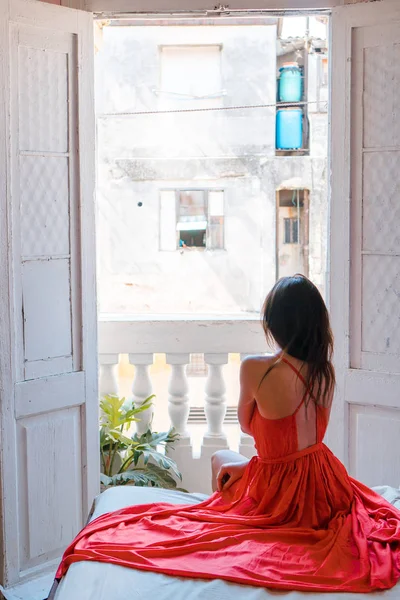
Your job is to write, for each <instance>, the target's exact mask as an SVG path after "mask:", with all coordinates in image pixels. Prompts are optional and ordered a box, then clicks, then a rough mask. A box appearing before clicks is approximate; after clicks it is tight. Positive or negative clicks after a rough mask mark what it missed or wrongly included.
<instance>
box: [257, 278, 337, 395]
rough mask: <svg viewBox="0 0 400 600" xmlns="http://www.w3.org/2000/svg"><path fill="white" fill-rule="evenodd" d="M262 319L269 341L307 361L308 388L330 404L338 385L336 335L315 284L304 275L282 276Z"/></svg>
mask: <svg viewBox="0 0 400 600" xmlns="http://www.w3.org/2000/svg"><path fill="white" fill-rule="evenodd" d="M262 322H263V328H264V331H265V334H266V336H267V340H269V341H272V339H273V340H275V342H276V343H277V344H278V346H279V347H280V348H281V349H282V350H283V351H284V352H286V353H287V354H288V355H289V356H293V357H294V358H297V359H298V360H301V361H302V362H303V363H306V364H307V367H308V373H307V376H306V382H307V389H308V390H310V392H311V393H312V394H313V395H312V397H313V399H314V402H316V403H317V404H323V405H326V404H328V403H329V400H330V396H331V391H332V390H333V388H334V386H335V370H334V368H333V365H332V362H331V361H332V354H333V335H332V331H331V327H330V323H329V315H328V311H327V308H326V306H325V303H324V301H323V299H322V296H321V294H320V292H319V291H318V289H317V288H316V287H315V285H314V284H313V283H312V282H311V281H310V280H309V279H307V277H304V275H294V276H293V277H283V278H282V279H280V280H279V281H278V282H277V283H276V284H275V285H274V287H273V288H272V290H271V291H270V292H269V294H268V296H267V297H266V299H265V302H264V306H263V311H262ZM278 362H279V361H278ZM275 364H277V363H275ZM273 366H275V365H273ZM273 366H272V367H271V368H273ZM269 371H270V369H269V370H268V371H267V373H266V374H265V375H267V374H268V372H269ZM263 379H264V377H263Z"/></svg>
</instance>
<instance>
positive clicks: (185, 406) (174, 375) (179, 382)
mask: <svg viewBox="0 0 400 600" xmlns="http://www.w3.org/2000/svg"><path fill="white" fill-rule="evenodd" d="M166 359H167V363H168V364H169V365H171V377H170V380H169V386H168V393H169V396H168V414H169V418H170V419H171V425H172V427H173V428H174V429H175V431H176V432H177V433H179V435H180V437H181V439H182V438H187V437H189V433H188V430H187V422H188V417H189V395H188V392H189V385H188V380H187V377H186V374H185V366H186V365H187V364H188V363H189V360H190V355H189V354H167V356H166Z"/></svg>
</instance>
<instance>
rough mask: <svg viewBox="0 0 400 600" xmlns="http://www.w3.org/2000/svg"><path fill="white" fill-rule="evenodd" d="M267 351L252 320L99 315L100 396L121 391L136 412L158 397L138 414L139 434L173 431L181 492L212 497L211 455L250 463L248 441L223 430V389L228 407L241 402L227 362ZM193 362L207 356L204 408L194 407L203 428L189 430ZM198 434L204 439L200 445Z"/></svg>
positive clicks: (234, 427) (228, 427) (235, 429)
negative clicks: (157, 367)
mask: <svg viewBox="0 0 400 600" xmlns="http://www.w3.org/2000/svg"><path fill="white" fill-rule="evenodd" d="M265 351H266V342H265V337H264V333H263V331H262V327H261V325H260V322H259V320H257V319H255V318H254V317H252V316H251V317H239V318H231V319H226V320H221V319H219V318H210V317H206V318H204V319H196V320H192V319H190V320H189V319H187V320H185V319H182V318H179V319H178V318H171V317H169V316H166V317H160V316H158V317H154V318H152V320H149V317H148V316H143V317H138V316H135V317H132V318H131V317H127V316H126V315H122V316H120V315H118V316H115V315H101V316H100V318H99V364H100V394H101V395H104V394H119V395H124V394H123V392H122V391H121V390H122V388H124V389H125V390H128V392H129V391H130V395H131V396H132V397H133V400H134V402H135V404H136V405H140V404H141V403H142V402H143V401H144V400H145V399H146V398H147V397H148V396H149V395H151V394H152V393H154V392H155V391H156V392H157V398H156V402H155V405H154V407H153V408H152V410H151V411H147V412H145V413H143V416H142V420H141V421H140V422H139V423H137V424H136V425H137V428H138V431H139V432H142V431H143V430H146V429H147V427H148V426H149V424H150V422H152V420H153V419H154V422H155V423H157V427H155V428H156V429H158V430H160V429H161V428H162V429H163V430H165V429H167V428H168V427H169V425H172V426H173V427H174V428H175V430H176V431H177V432H178V433H179V434H180V441H179V442H178V443H177V444H176V446H175V450H174V452H173V458H174V459H175V460H176V462H177V464H178V466H179V469H180V470H181V472H182V476H183V482H182V485H183V487H185V488H186V489H188V490H189V491H200V492H204V493H209V492H210V491H211V468H210V460H211V456H212V454H213V453H214V452H215V451H216V450H220V449H222V448H229V447H231V448H232V449H239V451H240V452H241V453H242V454H244V455H245V456H248V457H251V456H252V455H253V454H254V445H253V440H252V438H251V437H250V436H248V435H245V434H243V433H241V432H240V428H239V424H238V423H230V424H227V423H226V422H225V423H224V420H225V415H226V407H227V389H228V392H229V398H228V400H229V405H230V406H232V405H236V404H237V399H238V395H239V381H238V378H237V376H235V375H236V374H237V371H235V368H233V369H232V368H228V367H225V366H226V365H228V362H229V363H230V362H231V361H229V358H230V357H232V355H235V357H236V359H237V360H236V362H237V363H238V362H239V361H240V358H243V357H244V356H247V355H249V354H262V353H264V352H265ZM160 354H161V355H164V357H165V359H164V364H165V363H166V365H165V367H166V368H164V369H163V376H162V377H160V376H159V375H155V374H154V373H152V371H154V369H152V368H151V367H152V365H153V363H154V361H155V359H156V358H157V357H159V355H160ZM193 354H201V355H204V363H205V365H206V371H207V375H206V377H205V381H204V384H205V385H204V386H203V390H204V392H203V398H202V399H201V401H202V403H203V405H202V407H199V406H197V413H203V411H202V410H201V409H204V414H205V421H206V423H205V427H204V428H202V427H200V428H199V426H198V425H196V424H192V423H189V411H190V407H191V405H192V401H191V400H192V398H191V391H190V389H191V386H190V381H189V379H190V378H189V376H188V375H187V373H186V366H187V365H188V364H189V363H190V356H191V355H193ZM122 357H123V358H124V359H125V366H128V367H129V365H131V367H130V368H128V369H126V368H125V373H126V372H128V379H129V374H130V373H132V379H131V381H127V377H126V374H125V377H121V366H120V363H121V358H122ZM122 362H123V361H122ZM128 362H129V365H126V363H128ZM132 366H133V368H132ZM156 379H157V381H156ZM155 388H156V389H155ZM196 404H198V403H196ZM154 411H155V414H153V412H154ZM199 431H200V432H201V435H200V438H199V439H198V440H197V438H198V437H199ZM196 440H197V442H198V443H196Z"/></svg>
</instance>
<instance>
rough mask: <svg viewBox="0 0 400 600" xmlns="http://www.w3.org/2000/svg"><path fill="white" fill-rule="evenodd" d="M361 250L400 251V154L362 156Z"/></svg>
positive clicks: (374, 153) (367, 154)
mask: <svg viewBox="0 0 400 600" xmlns="http://www.w3.org/2000/svg"><path fill="white" fill-rule="evenodd" d="M363 190H364V191H363V196H364V197H363V250H367V251H370V252H398V250H399V248H400V203H399V198H400V152H371V153H369V152H368V153H365V154H364V165H363Z"/></svg>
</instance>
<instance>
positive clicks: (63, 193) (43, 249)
mask: <svg viewBox="0 0 400 600" xmlns="http://www.w3.org/2000/svg"><path fill="white" fill-rule="evenodd" d="M20 171H21V172H20V195H21V246H22V255H23V256H24V257H36V256H57V255H58V256H59V255H68V254H69V252H70V242H69V183H68V159H67V158H64V157H54V156H46V157H44V156H22V157H21V159H20Z"/></svg>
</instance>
